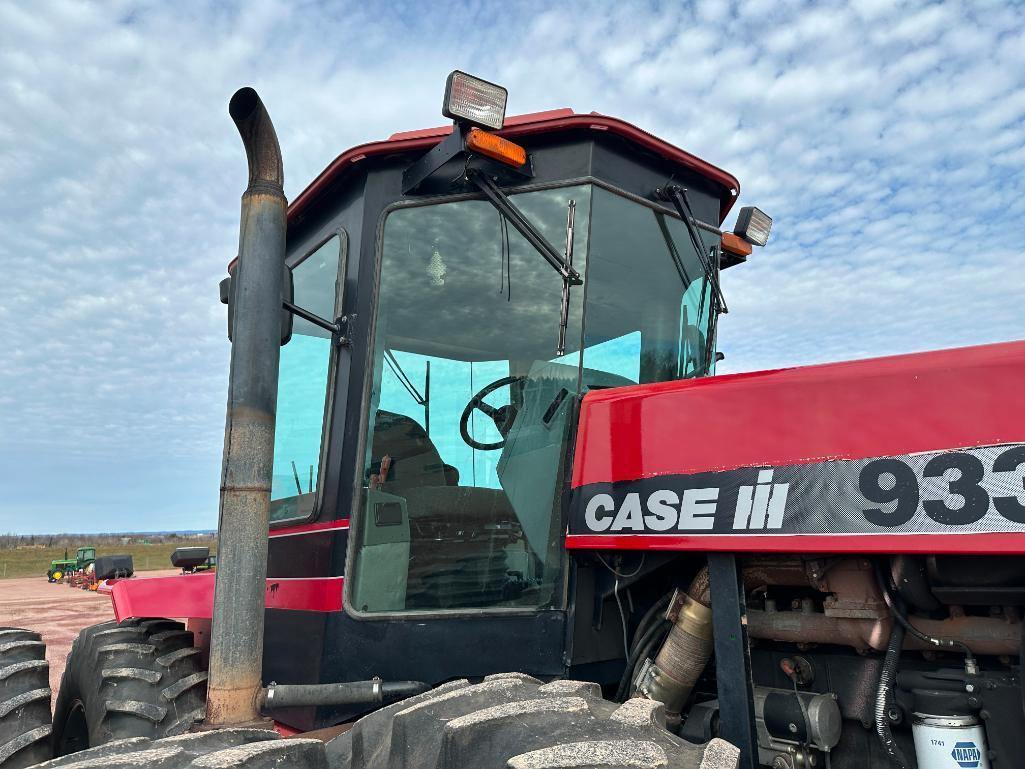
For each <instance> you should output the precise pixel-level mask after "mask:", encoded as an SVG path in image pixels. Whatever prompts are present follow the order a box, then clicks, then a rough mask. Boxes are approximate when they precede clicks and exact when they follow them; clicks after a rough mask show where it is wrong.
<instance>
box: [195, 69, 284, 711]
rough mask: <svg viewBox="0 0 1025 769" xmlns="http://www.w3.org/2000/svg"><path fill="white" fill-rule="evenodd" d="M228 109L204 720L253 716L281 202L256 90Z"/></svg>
mask: <svg viewBox="0 0 1025 769" xmlns="http://www.w3.org/2000/svg"><path fill="white" fill-rule="evenodd" d="M228 112H229V114H230V115H231V118H232V120H234V121H235V125H236V126H237V127H238V131H239V134H240V135H241V136H242V143H243V144H244V145H245V149H246V157H247V158H248V161H249V186H248V187H247V188H246V191H245V193H244V194H243V195H242V219H241V231H240V237H239V263H238V270H237V274H236V276H235V278H234V279H235V280H236V281H237V285H236V288H235V290H234V292H233V294H234V297H235V300H234V303H233V306H232V307H230V308H229V311H230V312H232V313H233V334H232V336H233V339H232V345H231V369H230V377H229V380H228V413H227V420H226V424H225V428H224V460H223V465H222V470H221V499H220V520H219V524H218V532H219V549H218V562H217V577H216V588H215V592H214V609H213V624H212V627H211V635H210V669H209V682H208V687H207V706H206V725H207V726H210V727H215V726H229V725H241V724H247V723H252V722H254V721H257V720H258V719H259V718H260V715H259V709H258V702H259V696H260V683H261V681H260V679H261V674H262V668H263V618H264V601H265V599H264V592H265V587H264V586H265V584H266V579H267V529H268V525H269V518H270V491H271V468H272V464H273V457H274V416H275V408H276V404H277V393H278V357H279V355H280V346H281V300H282V265H283V264H284V260H285V214H286V208H287V202H286V200H285V193H284V189H283V181H284V174H283V171H282V166H281V150H280V148H279V147H278V139H277V135H276V134H275V133H274V126H273V125H272V124H271V120H270V117H269V116H268V115H267V110H266V109H265V108H264V106H263V102H262V101H260V97H259V96H258V95H257V93H256V91H254V90H253V89H252V88H242V89H240V90H239V91H237V92H236V93H235V95H234V96H232V98H231V102H230V104H229V105H228Z"/></svg>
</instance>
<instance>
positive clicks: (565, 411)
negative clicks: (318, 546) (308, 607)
mask: <svg viewBox="0 0 1025 769" xmlns="http://www.w3.org/2000/svg"><path fill="white" fill-rule="evenodd" d="M511 199H512V201H513V202H514V204H515V205H516V206H517V207H518V208H519V209H520V210H521V211H522V212H523V214H524V215H525V216H526V217H527V218H528V219H529V220H530V221H531V222H532V223H533V224H534V226H535V227H536V228H537V229H538V230H539V231H540V232H542V233H543V235H544V236H545V238H546V239H547V240H548V241H549V242H550V243H552V244H553V245H554V246H556V247H557V248H558V249H559V250H560V251H563V250H564V249H565V247H566V240H567V214H568V209H569V207H570V206H571V205H575V208H576V216H575V223H574V228H573V241H574V243H573V253H574V254H575V259H574V267H575V268H576V269H577V270H579V271H580V273H581V274H582V275H584V276H585V279H584V285H583V286H580V287H574V288H573V289H572V290H571V292H570V304H569V313H568V318H569V321H568V328H567V333H566V339H567V351H566V354H565V355H564V356H561V357H557V355H556V349H557V345H558V339H559V327H560V315H561V312H560V310H561V306H562V290H563V283H562V280H561V278H560V277H559V275H558V273H557V272H556V271H555V270H553V269H552V267H551V266H550V265H549V264H547V263H546V262H545V261H544V259H543V258H542V256H541V255H540V254H539V253H538V252H537V251H536V250H535V249H534V248H533V247H532V246H531V245H530V244H529V243H527V241H526V240H524V239H523V238H522V237H521V236H520V235H519V233H518V232H516V230H514V229H513V228H511V227H509V226H508V224H507V223H506V222H505V221H504V220H503V218H502V216H501V215H500V214H499V213H498V211H496V210H495V208H493V207H492V206H491V204H490V203H488V202H486V201H480V200H463V201H456V202H448V203H441V204H436V205H430V206H419V207H415V208H400V209H397V210H395V211H392V212H391V213H390V214H389V215H388V216H387V218H386V220H385V225H384V230H383V240H382V244H381V265H380V278H379V281H380V282H379V288H378V295H377V308H376V312H377V317H376V321H375V329H374V337H373V348H372V359H371V363H372V366H373V381H372V384H371V386H370V392H369V399H368V400H369V407H368V412H367V427H366V429H367V434H366V438H365V455H364V461H363V466H362V468H361V478H360V480H361V486H362V489H363V493H362V500H361V511H360V513H359V514H360V516H361V518H360V524H359V528H358V541H355V542H354V547H355V558H354V562H353V565H352V569H353V571H350V575H349V580H347V589H348V590H349V591H350V593H349V601H348V605H350V606H352V607H353V608H354V609H355V610H357V611H360V612H394V611H413V610H419V611H431V610H446V609H448V610H456V609H481V608H544V607H554V606H559V605H561V602H562V596H561V574H562V572H561V564H562V558H561V555H562V525H561V521H560V516H559V515H558V514H557V513H558V509H559V495H560V491H561V488H562V479H563V473H564V470H565V468H564V466H563V463H564V462H565V458H566V456H567V439H568V433H569V421H570V416H571V412H572V403H573V401H574V398H575V396H576V395H577V394H578V393H579V392H580V390H581V387H582V386H583V387H617V386H623V385H628V384H634V383H638V382H656V381H665V380H668V379H679V378H684V377H687V376H695V375H698V374H701V373H704V372H705V367H704V360H705V358H704V349H705V341H706V339H707V333H708V327H709V316H710V309H709V296H708V291H707V286H706V285H705V280H704V277H703V275H702V273H701V267H700V263H699V261H698V260H697V258H696V256H695V255H694V254H693V249H692V247H691V246H690V241H689V239H688V237H687V233H686V230H685V228H684V227H683V224H682V222H680V221H679V220H678V219H673V218H671V217H667V218H666V219H665V220H664V221H663V220H661V219H660V217H662V216H663V215H662V214H661V213H658V212H656V210H655V209H652V208H649V207H647V206H644V205H641V204H639V203H637V202H634V201H631V200H628V199H626V198H624V197H621V196H619V195H615V194H613V193H610V192H607V191H606V190H604V189H600V188H598V187H595V186H593V185H577V186H571V187H563V188H558V189H554V190H541V191H535V192H527V193H521V194H517V195H513V196H511ZM674 241H675V243H674ZM671 248H675V249H677V251H678V253H679V257H680V258H679V259H678V260H677V261H678V262H679V264H680V265H681V266H677V262H675V261H674V260H673V258H672V257H671ZM585 308H586V312H585Z"/></svg>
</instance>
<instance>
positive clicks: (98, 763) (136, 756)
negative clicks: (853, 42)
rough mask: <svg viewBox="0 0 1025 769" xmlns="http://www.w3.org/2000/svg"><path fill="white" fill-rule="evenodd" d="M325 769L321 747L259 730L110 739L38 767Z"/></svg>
mask: <svg viewBox="0 0 1025 769" xmlns="http://www.w3.org/2000/svg"><path fill="white" fill-rule="evenodd" d="M100 767H102V769H186V767H188V768H189V769H196V768H197V767H203V769H229V767H230V769H327V760H326V758H325V753H324V743H323V742H320V741H319V740H302V739H279V737H278V735H277V733H276V732H273V731H269V730H263V729H219V730H217V731H210V732H195V733H192V734H183V735H180V736H177V737H166V738H164V739H160V740H148V739H145V738H142V737H135V738H129V739H124V740H115V741H113V742H108V743H107V744H106V745H101V746H99V747H95V748H90V749H89V750H85V751H83V752H81V753H75V754H73V755H70V756H64V757H62V758H56V759H54V760H53V761H48V762H47V763H45V764H43V765H42V766H39V767H38V768H37V769H99V768H100Z"/></svg>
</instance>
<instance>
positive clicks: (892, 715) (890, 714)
mask: <svg viewBox="0 0 1025 769" xmlns="http://www.w3.org/2000/svg"><path fill="white" fill-rule="evenodd" d="M886 717H887V718H888V719H890V722H891V723H894V724H899V723H900V721H901V712H900V708H890V709H889V710H887V711H886Z"/></svg>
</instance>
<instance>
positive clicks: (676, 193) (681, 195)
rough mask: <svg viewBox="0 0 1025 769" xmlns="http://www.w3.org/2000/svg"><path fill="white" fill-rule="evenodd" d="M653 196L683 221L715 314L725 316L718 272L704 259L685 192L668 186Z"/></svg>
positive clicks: (724, 304)
mask: <svg viewBox="0 0 1025 769" xmlns="http://www.w3.org/2000/svg"><path fill="white" fill-rule="evenodd" d="M655 195H656V196H657V197H660V198H662V199H663V200H668V201H669V202H670V203H672V204H673V207H674V208H676V213H678V214H679V215H680V218H681V219H683V223H684V224H685V225H686V226H687V234H688V235H690V240H691V244H692V245H693V246H694V253H696V254H697V255H698V261H699V262H701V269H702V270H703V271H704V273H705V280H707V281H708V282H709V284H710V285H711V286H712V291H713V293H714V296H715V304H716V308H715V309H716V312H717V313H722V314H723V315H726V314H727V313H729V311H730V310H729V308H728V307H727V306H726V298H725V297H724V296H723V293H722V289H721V288H720V287H719V270H718V269H716V266H715V265H712V264H711V263H710V260H707V259H706V258H705V247H704V246H703V245H702V243H701V237H700V236H699V235H698V230H697V227H695V226H694V213H693V211H692V210H691V207H690V200H689V199H688V198H687V190H685V189H684V188H683V187H681V186H679V185H678V184H668V185H666V186H665V187H660V188H659V189H657V190H655Z"/></svg>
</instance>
